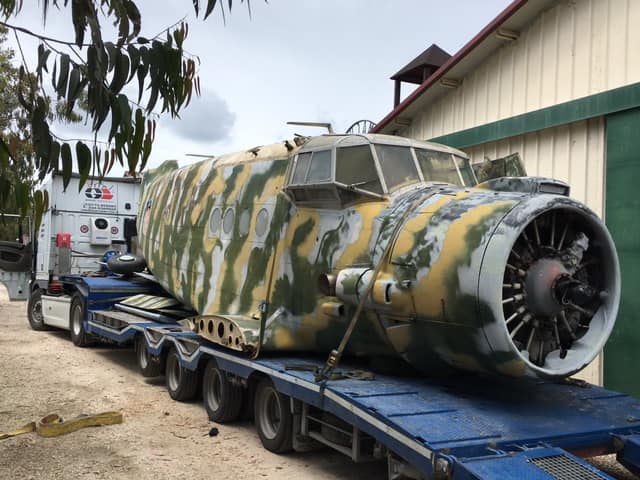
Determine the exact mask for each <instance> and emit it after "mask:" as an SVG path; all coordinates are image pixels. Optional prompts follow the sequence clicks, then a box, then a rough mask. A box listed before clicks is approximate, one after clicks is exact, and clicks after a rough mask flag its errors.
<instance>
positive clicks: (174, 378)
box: [165, 347, 198, 402]
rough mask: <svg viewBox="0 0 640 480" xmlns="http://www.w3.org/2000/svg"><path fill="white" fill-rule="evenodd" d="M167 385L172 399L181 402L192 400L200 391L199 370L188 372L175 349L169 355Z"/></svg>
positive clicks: (166, 372) (166, 374) (166, 373)
mask: <svg viewBox="0 0 640 480" xmlns="http://www.w3.org/2000/svg"><path fill="white" fill-rule="evenodd" d="M165 383H166V385H167V390H168V391H169V395H170V396H171V398H173V399H174V400H177V401H179V402H185V401H187V400H191V399H192V398H193V397H195V395H196V392H197V391H198V372H197V370H188V369H186V368H184V367H183V366H182V365H180V358H179V357H178V352H177V351H176V349H175V347H172V348H171V349H170V350H169V353H168V354H167V365H166V371H165Z"/></svg>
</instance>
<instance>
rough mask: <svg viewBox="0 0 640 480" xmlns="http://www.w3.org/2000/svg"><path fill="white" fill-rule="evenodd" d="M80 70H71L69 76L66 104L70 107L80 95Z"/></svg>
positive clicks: (76, 68) (75, 68)
mask: <svg viewBox="0 0 640 480" xmlns="http://www.w3.org/2000/svg"><path fill="white" fill-rule="evenodd" d="M79 86H80V69H79V68H78V67H76V66H74V67H73V70H71V75H70V76H69V88H68V89H67V104H68V105H72V104H73V103H74V102H75V101H76V98H78V95H79V93H80V89H79V88H78V87H79Z"/></svg>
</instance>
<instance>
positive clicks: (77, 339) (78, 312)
mask: <svg viewBox="0 0 640 480" xmlns="http://www.w3.org/2000/svg"><path fill="white" fill-rule="evenodd" d="M84 316H85V305H84V300H83V299H82V297H81V296H80V295H79V294H77V293H76V294H74V295H73V297H72V298H71V308H70V309H69V332H70V333H71V341H72V342H73V344H74V345H75V346H76V347H81V348H84V347H88V346H89V345H91V343H92V342H91V335H89V334H88V333H87V332H86V330H85V329H84Z"/></svg>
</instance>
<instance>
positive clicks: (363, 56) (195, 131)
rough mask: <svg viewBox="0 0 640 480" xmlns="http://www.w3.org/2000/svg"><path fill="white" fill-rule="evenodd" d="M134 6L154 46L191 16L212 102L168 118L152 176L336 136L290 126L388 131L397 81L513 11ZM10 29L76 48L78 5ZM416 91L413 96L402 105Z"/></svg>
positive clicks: (36, 15)
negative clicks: (433, 51)
mask: <svg viewBox="0 0 640 480" xmlns="http://www.w3.org/2000/svg"><path fill="white" fill-rule="evenodd" d="M60 3H63V2H60ZM136 3H137V5H138V7H139V8H140V11H141V13H142V32H141V35H143V36H146V37H153V36H154V35H155V34H157V33H158V32H160V31H162V30H163V29H165V28H167V27H169V26H170V25H172V24H174V23H175V22H176V21H178V20H180V19H182V18H183V17H184V18H185V19H186V21H187V23H188V24H189V36H188V38H187V41H186V42H185V49H186V50H188V51H189V52H190V53H191V54H194V55H197V56H198V57H199V59H200V66H199V76H200V81H201V89H202V95H201V97H199V98H194V99H193V100H192V102H191V104H190V105H189V106H188V107H187V109H186V110H184V111H183V112H182V114H181V118H180V119H171V118H170V117H169V116H162V117H161V118H160V120H159V123H158V128H157V130H156V139H155V142H154V146H153V152H152V154H151V158H150V161H149V164H148V166H149V167H154V166H157V165H159V164H161V163H162V162H163V161H164V160H167V159H176V160H178V162H179V164H180V165H185V164H187V163H192V162H194V161H198V160H199V158H197V157H194V156H190V155H189V154H195V155H215V156H217V155H221V154H223V153H228V152H233V151H237V150H245V149H249V148H252V147H255V146H258V145H263V144H268V143H273V142H277V141H280V140H284V139H287V138H292V137H293V135H294V133H299V134H304V135H314V134H321V133H325V132H326V130H323V129H318V128H312V127H300V126H289V125H287V124H286V123H287V122H288V121H312V122H330V123H331V124H332V126H333V128H334V130H335V131H336V132H345V131H346V130H347V128H348V127H349V126H350V125H351V124H352V123H354V122H355V121H357V120H360V119H367V120H371V121H373V122H378V121H380V120H381V119H382V118H383V117H384V116H385V115H387V114H388V113H389V112H390V111H391V110H392V107H393V81H392V80H390V79H389V77H390V76H391V75H393V74H394V73H396V72H397V71H398V70H400V69H401V68H402V67H403V66H405V65H406V64H407V63H409V62H410V61H411V60H412V59H413V58H415V57H416V56H417V55H419V54H420V53H421V52H422V51H423V50H425V49H426V48H427V47H429V46H430V45H431V44H432V43H436V44H438V45H439V46H440V47H441V48H443V49H444V50H445V51H447V52H448V53H450V54H452V55H453V54H455V53H456V52H457V51H458V50H459V49H460V48H461V47H462V46H463V45H464V44H466V43H467V42H468V41H469V40H471V38H472V37H473V36H475V35H476V34H477V33H478V32H479V31H480V30H481V29H482V28H483V27H484V26H485V25H487V24H488V23H489V22H490V21H491V20H492V19H493V18H495V17H496V16H497V15H498V14H499V13H500V12H501V11H502V10H503V9H504V8H505V7H506V6H507V5H508V4H509V3H511V2H510V0H482V1H478V0H455V1H448V2H447V1H441V0H440V1H436V0H395V1H388V0H304V1H303V0H269V2H268V3H267V2H264V1H260V0H251V3H250V6H251V15H249V12H248V9H247V3H246V1H245V2H244V3H240V1H239V0H236V1H235V2H233V9H232V11H231V14H229V12H228V11H227V12H226V15H225V19H224V20H223V18H222V14H221V10H220V9H219V7H216V10H215V11H214V13H213V14H212V15H211V16H210V17H209V18H208V19H207V20H206V21H203V20H202V18H196V17H195V15H194V10H193V7H192V2H191V1H189V0H173V1H170V0H138V1H137V2H136ZM200 3H201V4H202V5H203V6H204V5H205V4H206V0H200ZM224 3H225V6H226V3H227V2H226V1H225V2H224ZM9 23H13V24H17V25H20V26H23V27H26V28H29V29H30V30H33V31H35V32H38V33H44V34H46V35H48V36H51V37H54V38H59V39H64V40H73V27H72V24H71V15H70V10H69V9H68V8H64V7H60V10H56V9H55V7H50V11H49V14H48V16H47V21H46V24H44V25H43V22H42V12H41V3H40V2H33V1H29V2H24V6H23V9H22V11H21V13H20V14H19V15H18V16H17V17H15V18H12V19H10V20H9ZM10 38H11V39H12V42H13V44H14V46H15V45H16V43H15V40H13V36H10ZM20 41H21V44H22V49H23V51H24V54H25V57H26V59H27V62H29V64H30V65H34V62H35V59H36V49H37V43H36V42H35V41H34V40H32V39H31V38H29V37H28V36H26V35H23V34H21V35H20ZM415 87H417V86H416V85H411V84H409V86H407V87H405V88H404V89H403V92H402V93H403V98H404V96H406V95H407V94H409V93H410V92H411V91H412V90H413V89H414V88H415ZM132 97H134V98H135V95H132ZM107 123H108V122H107ZM52 130H53V131H54V133H56V134H57V135H58V136H60V137H63V138H91V136H90V134H89V127H88V126H85V125H82V124H80V125H73V126H67V125H54V126H53V128H52ZM112 173H114V174H119V172H118V171H116V170H115V169H114V171H113V172H112Z"/></svg>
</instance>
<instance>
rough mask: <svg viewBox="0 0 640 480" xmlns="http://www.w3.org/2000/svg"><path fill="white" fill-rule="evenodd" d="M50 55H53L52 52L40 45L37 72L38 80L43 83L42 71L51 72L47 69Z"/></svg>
mask: <svg viewBox="0 0 640 480" xmlns="http://www.w3.org/2000/svg"><path fill="white" fill-rule="evenodd" d="M49 55H51V50H49V49H48V48H44V45H43V44H40V45H38V66H37V67H36V72H38V78H39V79H40V81H42V70H44V71H45V72H49V70H48V68H47V60H48V58H49Z"/></svg>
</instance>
